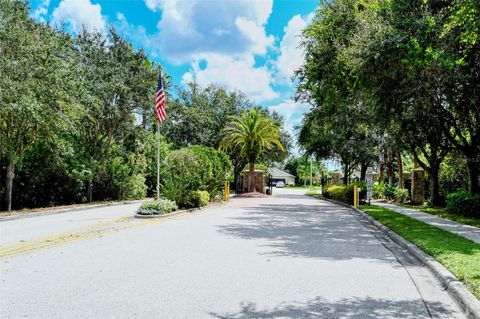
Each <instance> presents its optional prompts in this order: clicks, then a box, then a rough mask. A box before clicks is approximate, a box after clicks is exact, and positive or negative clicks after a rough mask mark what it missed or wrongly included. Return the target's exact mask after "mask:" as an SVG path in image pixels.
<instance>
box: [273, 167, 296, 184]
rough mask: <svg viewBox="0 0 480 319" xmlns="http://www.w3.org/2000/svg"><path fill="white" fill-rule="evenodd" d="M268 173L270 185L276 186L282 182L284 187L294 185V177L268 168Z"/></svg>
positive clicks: (276, 169)
mask: <svg viewBox="0 0 480 319" xmlns="http://www.w3.org/2000/svg"><path fill="white" fill-rule="evenodd" d="M268 173H269V174H270V175H271V177H272V183H273V184H276V183H277V182H280V181H281V182H284V183H285V185H295V176H293V175H292V174H289V173H287V172H284V171H282V170H280V169H278V168H274V167H273V168H269V169H268Z"/></svg>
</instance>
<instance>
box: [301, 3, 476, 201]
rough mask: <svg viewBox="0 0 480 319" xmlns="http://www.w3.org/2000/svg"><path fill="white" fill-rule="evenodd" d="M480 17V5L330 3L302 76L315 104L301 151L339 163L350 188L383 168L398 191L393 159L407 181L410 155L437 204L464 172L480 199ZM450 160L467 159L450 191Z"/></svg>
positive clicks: (306, 97) (308, 40) (311, 33)
mask: <svg viewBox="0 0 480 319" xmlns="http://www.w3.org/2000/svg"><path fill="white" fill-rule="evenodd" d="M478 16H480V6H479V5H478V1H475V0H468V1H461V0H458V1H457V0H453V1H423V0H413V1H400V2H399V1H384V2H377V1H373V2H368V1H367V2H364V1H360V2H359V1H352V0H336V1H322V2H321V3H320V5H319V8H318V10H317V12H316V15H315V17H314V19H313V20H312V23H311V24H310V25H309V26H308V27H307V28H306V29H305V30H304V32H303V41H302V44H303V46H304V48H305V60H304V64H303V65H302V67H301V68H300V69H299V70H297V72H296V76H297V79H298V82H297V83H298V85H297V92H296V98H297V99H299V100H302V101H305V102H308V103H309V104H311V105H312V108H311V110H310V111H309V112H308V113H307V114H306V116H305V118H304V120H303V123H302V125H301V127H300V134H299V142H300V144H301V145H302V146H303V147H304V148H306V149H307V150H308V151H309V152H311V153H315V154H316V155H317V157H318V158H327V159H328V158H334V159H338V160H340V161H341V162H342V165H343V169H344V176H345V181H344V183H345V184H346V181H347V180H348V176H349V174H351V172H352V171H353V170H355V169H356V168H360V171H361V172H362V173H361V176H362V179H363V171H364V169H365V168H366V167H367V166H369V164H371V163H372V162H375V161H378V162H379V164H380V171H381V179H383V172H384V170H386V171H387V175H388V176H389V184H390V186H394V166H395V164H394V160H395V158H396V161H397V164H396V165H397V168H398V175H399V177H400V175H401V173H402V167H403V165H402V159H401V155H402V154H405V153H406V152H408V153H410V154H412V155H413V157H414V158H415V162H416V164H418V165H419V166H420V167H422V168H423V169H424V170H425V171H426V172H427V176H428V178H429V186H430V198H431V201H432V204H434V205H437V204H440V203H441V202H442V198H441V193H442V190H441V189H440V188H441V187H442V186H445V187H446V188H447V189H444V190H443V192H444V193H448V192H450V191H452V188H454V187H455V186H454V185H455V184H456V183H457V181H460V180H461V179H462V175H461V174H463V171H465V170H466V171H467V172H468V175H467V176H468V183H469V192H470V193H471V194H475V193H478V192H480V189H479V175H480V174H479V172H480V131H479V130H480V126H479V125H478V123H480V109H479V105H480V104H479V100H478V99H479V97H478V94H475V92H477V91H478V90H479V85H480V84H479V83H480V72H479V71H478V70H479V69H480V68H479V66H480V58H479V55H478V52H479V47H480V42H479V41H478V39H479V38H480V28H479V23H478V19H475V18H476V17H478ZM426 123H428V124H426ZM449 153H450V154H451V155H450V156H454V157H458V156H460V157H461V158H463V159H462V160H461V161H457V162H456V168H460V169H459V171H460V173H461V174H458V175H456V174H455V173H456V172H455V171H450V172H447V173H448V174H449V175H448V176H451V178H453V179H456V180H457V181H455V182H454V183H451V184H450V183H449V180H445V179H443V181H442V178H445V177H447V175H446V174H445V175H443V176H442V172H441V170H442V169H445V167H444V166H443V165H442V162H443V161H444V159H445V157H446V156H448V154H449ZM378 155H380V159H379V158H378ZM457 165H458V166H457ZM451 173H453V174H451ZM463 176H464V175H463ZM399 184H400V185H399V186H400V187H402V188H403V185H401V184H402V179H401V178H399ZM388 197H392V198H393V196H388Z"/></svg>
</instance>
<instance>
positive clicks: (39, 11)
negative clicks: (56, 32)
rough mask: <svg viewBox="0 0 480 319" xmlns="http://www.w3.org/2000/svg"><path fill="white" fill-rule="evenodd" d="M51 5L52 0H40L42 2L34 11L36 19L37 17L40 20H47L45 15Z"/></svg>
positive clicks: (33, 15) (33, 14)
mask: <svg viewBox="0 0 480 319" xmlns="http://www.w3.org/2000/svg"><path fill="white" fill-rule="evenodd" d="M49 6H50V0H42V1H40V4H39V5H38V7H37V8H36V9H35V11H34V12H33V13H32V17H33V18H34V19H37V20H38V21H40V22H45V21H46V20H45V16H46V15H47V13H48V7H49Z"/></svg>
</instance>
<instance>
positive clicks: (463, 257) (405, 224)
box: [359, 205, 480, 299]
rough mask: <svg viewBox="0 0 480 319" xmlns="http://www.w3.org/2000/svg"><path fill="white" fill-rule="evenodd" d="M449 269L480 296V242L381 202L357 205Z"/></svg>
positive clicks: (479, 297)
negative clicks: (419, 219) (384, 205)
mask: <svg viewBox="0 0 480 319" xmlns="http://www.w3.org/2000/svg"><path fill="white" fill-rule="evenodd" d="M359 208H360V209H361V210H362V211H364V212H365V213H367V214H368V215H370V216H372V217H373V218H375V219H376V220H378V221H379V222H380V223H382V224H384V225H385V226H387V227H388V228H390V229H391V230H393V231H394V232H396V233H397V234H399V235H400V236H402V237H404V238H405V239H407V240H408V241H410V242H412V243H413V244H415V245H416V246H417V247H419V248H420V249H422V250H423V251H424V252H426V253H427V254H429V255H430V256H432V257H434V258H435V259H436V260H438V261H439V262H440V263H441V264H442V265H444V266H445V267H446V268H447V269H448V270H450V271H451V272H452V273H453V274H454V275H455V276H456V277H457V278H458V279H459V280H460V281H461V282H463V283H464V284H465V285H466V286H467V288H468V289H469V290H470V291H471V292H472V293H473V294H474V295H475V296H476V297H477V298H478V299H480V245H479V244H477V243H475V242H473V241H471V240H468V239H466V238H463V237H461V236H458V235H456V234H453V233H450V232H448V231H446V230H443V229H440V228H438V227H435V226H432V225H429V224H426V223H424V222H421V221H418V220H416V219H413V218H411V217H408V216H405V215H402V214H400V213H397V212H395V211H393V210H391V209H388V208H384V207H380V206H375V205H371V206H365V205H362V206H360V207H359Z"/></svg>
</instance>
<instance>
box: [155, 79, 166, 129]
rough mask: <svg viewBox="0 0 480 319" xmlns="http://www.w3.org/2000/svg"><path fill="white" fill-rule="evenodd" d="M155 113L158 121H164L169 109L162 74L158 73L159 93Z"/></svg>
mask: <svg viewBox="0 0 480 319" xmlns="http://www.w3.org/2000/svg"><path fill="white" fill-rule="evenodd" d="M155 114H156V115H157V120H158V122H160V123H161V122H163V121H165V120H166V118H167V111H166V109H165V90H164V88H163V81H162V74H161V73H159V74H158V85H157V94H156V99H155Z"/></svg>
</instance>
